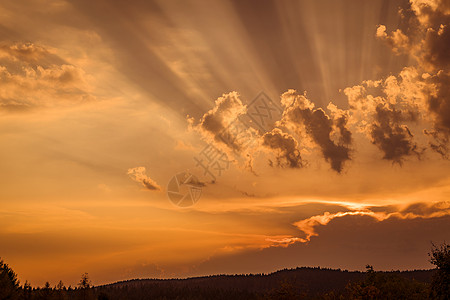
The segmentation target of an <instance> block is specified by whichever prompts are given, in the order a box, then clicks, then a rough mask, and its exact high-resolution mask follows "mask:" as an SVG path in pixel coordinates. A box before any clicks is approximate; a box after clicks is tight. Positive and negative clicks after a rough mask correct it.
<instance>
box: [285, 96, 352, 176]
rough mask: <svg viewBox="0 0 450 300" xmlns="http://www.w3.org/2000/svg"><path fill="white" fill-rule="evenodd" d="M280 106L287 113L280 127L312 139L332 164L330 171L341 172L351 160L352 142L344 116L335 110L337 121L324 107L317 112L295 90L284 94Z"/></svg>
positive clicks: (312, 105)
mask: <svg viewBox="0 0 450 300" xmlns="http://www.w3.org/2000/svg"><path fill="white" fill-rule="evenodd" d="M281 103H282V105H283V106H284V112H283V117H282V120H281V122H280V124H282V125H283V126H286V127H287V128H288V129H291V130H293V131H294V132H296V133H297V134H299V135H302V134H306V135H307V136H309V137H310V138H311V140H312V142H313V144H314V145H315V146H318V147H319V149H320V151H321V153H322V155H323V157H324V158H325V160H327V161H328V162H330V164H331V168H332V169H333V170H335V171H336V172H338V173H340V172H341V171H342V169H343V167H344V163H345V162H346V161H347V160H350V146H351V142H352V139H351V132H350V131H349V130H348V129H347V127H346V125H347V117H346V116H345V114H344V113H338V111H337V110H336V109H335V110H334V116H335V118H331V117H330V116H328V115H327V114H326V113H325V111H324V110H322V109H321V108H317V109H315V108H314V104H313V103H312V102H311V101H309V100H308V99H307V98H306V97H305V96H304V95H299V94H297V92H296V91H295V90H288V91H287V92H285V93H284V94H282V95H281ZM330 107H333V106H330ZM333 136H337V140H333Z"/></svg>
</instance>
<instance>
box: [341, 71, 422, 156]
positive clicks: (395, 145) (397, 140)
mask: <svg viewBox="0 0 450 300" xmlns="http://www.w3.org/2000/svg"><path fill="white" fill-rule="evenodd" d="M425 88H426V83H425V81H424V79H423V78H422V76H420V74H419V72H418V71H417V69H416V68H413V67H409V68H404V69H403V70H402V71H401V72H400V74H399V76H398V77H395V76H389V77H388V78H386V79H385V80H379V81H365V82H363V84H362V85H359V86H354V87H351V88H346V89H345V90H344V93H345V94H346V95H347V97H348V101H349V106H350V113H351V117H352V123H354V124H355V127H356V128H357V129H358V130H359V131H361V132H364V133H365V134H366V135H367V136H368V137H369V139H370V141H371V142H372V143H373V144H374V145H376V146H377V147H378V148H379V149H380V150H381V151H382V153H383V158H384V159H386V160H389V161H392V162H396V163H399V164H401V163H402V161H403V160H404V159H405V158H407V157H409V156H411V155H420V153H421V152H422V150H423V149H421V148H420V147H419V146H418V145H417V143H416V141H415V139H414V135H413V133H412V131H411V130H410V128H409V126H410V125H415V124H418V123H420V121H423V119H424V118H425V116H424V114H423V111H424V110H425V109H426V103H425V102H426V96H425V94H424V92H423V91H424V89H425Z"/></svg>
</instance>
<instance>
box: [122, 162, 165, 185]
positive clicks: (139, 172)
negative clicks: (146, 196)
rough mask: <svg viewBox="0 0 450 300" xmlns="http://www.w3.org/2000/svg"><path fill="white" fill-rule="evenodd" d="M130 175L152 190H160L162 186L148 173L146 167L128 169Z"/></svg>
mask: <svg viewBox="0 0 450 300" xmlns="http://www.w3.org/2000/svg"><path fill="white" fill-rule="evenodd" d="M127 174H128V175H130V177H131V178H132V179H133V180H134V181H136V182H139V183H141V184H142V185H143V186H144V187H145V188H147V189H149V190H151V191H160V190H161V187H160V186H159V185H158V184H157V183H156V182H155V181H154V180H153V179H151V178H150V177H148V176H147V175H146V170H145V167H136V168H131V169H128V172H127Z"/></svg>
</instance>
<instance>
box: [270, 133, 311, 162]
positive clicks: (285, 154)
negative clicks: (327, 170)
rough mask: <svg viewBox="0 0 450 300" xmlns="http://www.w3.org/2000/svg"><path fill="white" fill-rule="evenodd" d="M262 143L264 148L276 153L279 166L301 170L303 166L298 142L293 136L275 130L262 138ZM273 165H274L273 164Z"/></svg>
mask: <svg viewBox="0 0 450 300" xmlns="http://www.w3.org/2000/svg"><path fill="white" fill-rule="evenodd" d="M262 141H263V142H262V145H263V146H264V147H267V148H269V149H271V150H272V151H273V152H275V154H276V161H277V162H276V164H277V166H280V167H288V168H300V167H302V166H303V163H302V158H301V156H300V150H299V148H298V142H297V141H296V140H295V138H294V137H292V136H291V135H289V134H287V133H284V132H282V131H281V130H280V129H278V128H275V129H273V130H272V131H271V132H266V133H265V134H264V135H263V136H262ZM270 162H271V161H270ZM271 165H273V163H272V162H271Z"/></svg>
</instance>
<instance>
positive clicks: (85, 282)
mask: <svg viewBox="0 0 450 300" xmlns="http://www.w3.org/2000/svg"><path fill="white" fill-rule="evenodd" d="M78 287H79V288H80V290H81V295H82V299H83V300H86V299H87V298H88V294H89V293H88V292H89V289H90V288H91V280H90V279H89V275H88V273H84V274H83V275H81V279H80V282H79V283H78Z"/></svg>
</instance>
